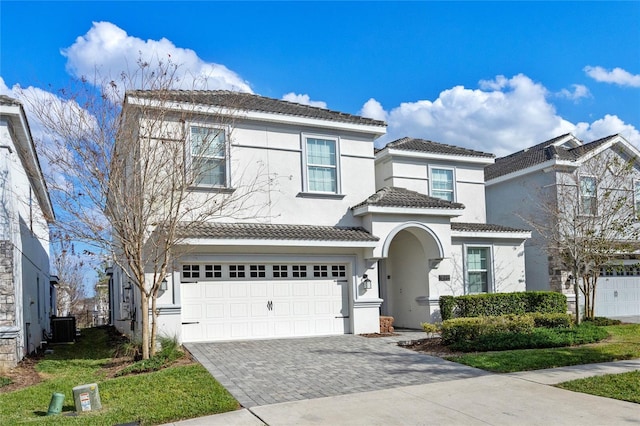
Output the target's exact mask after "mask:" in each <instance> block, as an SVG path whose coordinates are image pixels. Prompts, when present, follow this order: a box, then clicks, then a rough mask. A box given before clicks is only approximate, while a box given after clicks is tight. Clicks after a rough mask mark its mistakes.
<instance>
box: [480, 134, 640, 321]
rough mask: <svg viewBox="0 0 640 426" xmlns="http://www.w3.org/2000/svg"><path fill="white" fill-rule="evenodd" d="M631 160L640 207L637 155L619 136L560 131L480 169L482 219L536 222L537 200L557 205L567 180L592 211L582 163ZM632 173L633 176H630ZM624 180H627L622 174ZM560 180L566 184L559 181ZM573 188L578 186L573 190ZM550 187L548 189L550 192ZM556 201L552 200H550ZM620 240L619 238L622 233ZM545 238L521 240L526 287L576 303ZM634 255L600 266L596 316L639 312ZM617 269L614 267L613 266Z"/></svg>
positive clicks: (632, 197) (634, 197)
mask: <svg viewBox="0 0 640 426" xmlns="http://www.w3.org/2000/svg"><path fill="white" fill-rule="evenodd" d="M614 157H617V158H620V159H621V160H622V161H625V162H626V161H628V160H629V159H634V158H635V159H636V161H635V163H636V166H635V170H634V173H632V175H630V176H629V177H628V179H629V182H628V184H627V185H626V187H627V188H633V189H632V190H631V191H630V192H629V194H628V200H629V203H635V206H636V212H637V211H638V209H639V208H640V163H638V160H637V159H639V158H640V153H639V152H638V150H637V149H636V148H635V147H634V146H632V145H631V144H630V143H629V142H628V141H627V140H625V139H624V138H623V137H622V136H620V135H612V136H608V137H605V138H602V139H599V140H596V141H593V142H589V143H583V142H582V141H580V140H579V139H577V138H576V137H575V136H573V135H571V134H564V135H561V136H558V137H556V138H553V139H550V140H548V141H545V142H542V143H540V144H538V145H535V146H532V147H530V148H527V149H524V150H522V151H518V152H516V153H514V154H511V155H508V156H506V157H502V158H498V159H496V161H495V164H492V165H490V166H488V167H487V168H486V169H485V181H486V195H487V197H486V198H487V217H488V220H489V221H492V222H497V223H501V224H504V225H508V226H516V227H521V226H527V223H532V222H539V221H541V218H540V216H541V209H540V206H541V204H544V203H549V202H551V203H557V199H558V196H560V195H561V194H562V193H561V192H560V189H561V187H562V186H563V185H566V182H567V181H571V182H574V183H573V186H574V187H577V186H578V185H575V182H579V186H580V189H579V190H580V191H581V193H580V194H578V195H579V197H580V199H579V200H580V204H581V206H582V208H583V210H584V215H592V214H594V213H593V210H595V207H596V206H595V204H594V203H590V202H589V200H590V199H591V197H593V196H594V195H593V194H592V193H593V190H592V189H591V186H590V185H591V184H592V183H593V182H592V180H593V179H594V177H593V176H591V175H590V172H589V171H588V169H586V166H590V165H593V164H594V163H598V162H599V163H601V164H603V165H606V164H607V161H609V160H608V159H610V158H614ZM634 176H635V177H634ZM625 179H626V178H625ZM563 182H565V183H563ZM576 190H577V189H576ZM549 191H551V192H549ZM550 200H555V201H550ZM621 239H623V236H621ZM548 244H549V242H548V240H545V238H543V237H542V236H541V234H540V233H538V232H535V231H534V232H533V237H532V238H531V239H530V240H528V241H527V242H526V244H525V247H526V250H525V251H526V275H527V290H553V291H558V292H562V293H565V294H566V295H567V299H568V300H569V301H570V303H571V304H573V303H575V302H574V301H575V297H574V291H573V286H572V284H571V276H570V272H569V271H568V270H566V268H563V267H562V265H561V263H560V261H559V259H558V257H557V256H554V255H552V253H550V251H549V247H548ZM638 262H639V260H638V258H637V256H634V255H630V256H629V255H627V256H626V258H625V259H622V258H621V259H620V261H619V263H620V264H621V265H622V266H623V267H622V268H615V269H614V270H611V271H606V270H603V271H602V273H601V277H600V278H599V279H598V285H597V287H596V288H597V292H596V305H595V306H596V315H601V316H622V315H638V314H640V268H638V267H637V265H638ZM616 269H617V270H616Z"/></svg>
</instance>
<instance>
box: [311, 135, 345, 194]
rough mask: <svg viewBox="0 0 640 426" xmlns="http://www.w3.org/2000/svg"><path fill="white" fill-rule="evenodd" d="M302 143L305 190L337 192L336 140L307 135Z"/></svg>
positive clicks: (338, 188) (338, 176) (338, 189)
mask: <svg viewBox="0 0 640 426" xmlns="http://www.w3.org/2000/svg"><path fill="white" fill-rule="evenodd" d="M304 144H305V153H306V154H305V156H306V158H305V163H306V177H307V179H306V188H305V191H308V192H324V193H330V194H338V193H339V192H340V186H339V178H340V173H339V164H338V140H337V139H330V138H323V137H311V136H307V137H305V138H304Z"/></svg>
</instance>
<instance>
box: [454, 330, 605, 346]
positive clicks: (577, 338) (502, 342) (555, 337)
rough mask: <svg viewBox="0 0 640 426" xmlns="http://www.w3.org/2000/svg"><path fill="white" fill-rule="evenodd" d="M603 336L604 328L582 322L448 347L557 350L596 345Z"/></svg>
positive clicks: (496, 336)
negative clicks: (568, 326)
mask: <svg viewBox="0 0 640 426" xmlns="http://www.w3.org/2000/svg"><path fill="white" fill-rule="evenodd" d="M606 337H608V333H607V331H606V330H605V329H603V328H601V327H597V326H594V325H592V324H588V323H583V324H580V325H577V326H575V327H572V328H536V329H534V330H533V331H531V332H530V333H494V334H483V335H480V336H478V337H477V338H476V339H475V340H463V341H458V342H456V343H453V344H451V345H450V347H451V349H454V350H457V351H463V352H474V351H478V352H486V351H506V350H512V349H542V348H559V347H564V346H573V345H584V344H587V343H595V342H598V341H600V340H602V339H605V338H606Z"/></svg>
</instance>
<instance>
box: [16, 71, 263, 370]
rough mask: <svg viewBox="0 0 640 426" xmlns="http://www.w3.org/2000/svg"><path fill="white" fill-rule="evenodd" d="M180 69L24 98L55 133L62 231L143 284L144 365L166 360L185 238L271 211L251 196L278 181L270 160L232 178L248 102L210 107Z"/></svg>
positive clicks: (53, 165) (45, 148)
mask: <svg viewBox="0 0 640 426" xmlns="http://www.w3.org/2000/svg"><path fill="white" fill-rule="evenodd" d="M177 70H178V65H176V64H173V63H172V62H171V61H170V60H168V61H158V63H157V64H155V63H154V64H153V65H151V64H150V63H148V62H145V61H142V60H140V61H138V63H137V68H136V70H135V72H133V73H123V74H122V75H120V76H119V78H118V79H98V78H94V79H93V80H92V81H91V82H89V80H87V79H82V80H80V81H79V82H77V84H76V85H75V86H74V88H73V89H72V90H67V91H61V92H60V96H61V97H62V98H63V99H64V102H59V101H58V100H56V99H53V100H51V99H43V98H41V97H37V96H28V95H29V94H25V95H26V96H25V98H26V101H27V103H28V104H29V106H30V107H31V110H32V111H34V113H35V115H36V116H37V118H38V119H39V121H40V122H41V123H42V124H43V126H44V127H45V128H46V130H47V132H48V134H49V136H50V137H51V140H49V141H48V142H47V143H45V144H42V145H41V147H40V148H41V151H42V153H43V156H44V157H45V158H46V161H47V163H48V165H49V167H48V168H47V170H48V172H49V183H50V188H51V193H52V199H53V200H54V203H55V204H56V209H57V211H58V212H60V213H59V215H58V216H59V219H60V222H61V224H60V225H59V226H60V227H61V228H62V229H63V230H64V232H65V233H67V234H69V235H71V236H72V237H73V238H75V239H79V240H82V241H85V242H87V243H90V244H92V245H94V246H96V247H98V250H99V251H100V253H101V254H102V255H105V256H109V257H110V260H111V261H112V262H113V263H115V264H117V265H118V266H120V268H121V269H122V270H123V272H124V273H125V274H126V275H127V276H128V279H130V280H131V282H132V283H133V284H135V286H136V287H137V288H138V290H139V292H140V298H139V299H140V300H139V305H138V310H139V312H140V314H141V339H142V349H143V358H145V359H146V358H149V356H151V355H153V354H154V353H155V348H156V335H157V316H158V309H157V305H156V303H157V298H158V293H159V291H160V286H161V283H162V281H163V280H164V279H165V277H166V276H167V274H168V273H169V272H171V266H172V264H173V260H175V259H176V258H177V257H179V256H180V255H181V254H184V250H185V245H184V244H183V237H182V236H183V235H185V232H183V231H185V230H188V228H189V227H192V226H198V225H200V224H202V223H204V222H207V221H210V220H215V219H219V218H224V217H227V218H228V217H233V218H236V219H242V218H256V217H258V216H260V214H261V213H260V212H261V210H260V208H261V207H260V206H258V205H256V203H255V202H254V199H253V197H252V196H253V195H254V194H255V193H256V192H258V191H263V190H265V188H266V186H267V184H269V183H270V182H269V178H268V176H266V175H265V173H264V171H263V167H262V164H261V163H260V162H253V163H252V164H243V165H238V167H235V168H233V169H234V170H235V171H236V173H235V174H234V175H233V177H231V174H230V172H229V165H230V162H231V159H232V158H233V156H232V148H231V144H230V141H231V140H232V130H233V128H234V124H235V120H236V118H237V116H238V115H239V114H242V111H243V102H244V101H245V100H246V99H247V97H246V96H243V94H239V93H233V92H222V93H220V92H215V93H220V95H221V96H225V102H224V107H215V106H213V105H203V102H202V101H201V96H202V93H203V92H200V91H181V90H175V89H174V88H175V87H178V86H179V84H180V82H179V78H178V74H177ZM189 123H198V126H197V127H196V126H190V125H189ZM232 178H233V190H230V189H228V188H229V182H228V180H230V179H232ZM194 188H195V189H197V190H194ZM203 188H206V190H202V189H203Z"/></svg>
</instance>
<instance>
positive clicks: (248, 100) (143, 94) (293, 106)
mask: <svg viewBox="0 0 640 426" xmlns="http://www.w3.org/2000/svg"><path fill="white" fill-rule="evenodd" d="M127 96H133V97H137V98H145V99H157V98H159V97H161V98H162V100H166V101H174V102H189V103H196V104H201V105H211V106H218V107H226V108H233V109H239V110H244V111H256V112H267V113H272V114H280V115H292V116H298V117H306V118H315V119H319V120H327V121H337V122H343V123H352V124H362V125H369V126H380V127H386V123H385V122H384V121H380V120H374V119H371V118H365V117H360V116H358V115H352V114H346V113H343V112H338V111H332V110H329V109H325V108H318V107H313V106H309V105H303V104H298V103H294V102H289V101H284V100H281V99H273V98H267V97H264V96H259V95H253V94H250V93H241V92H233V91H229V90H171V91H154V90H132V91H128V92H127Z"/></svg>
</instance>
